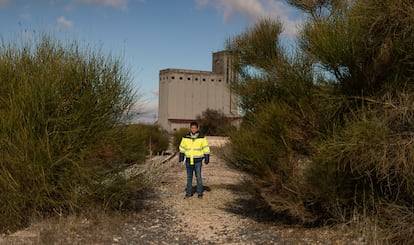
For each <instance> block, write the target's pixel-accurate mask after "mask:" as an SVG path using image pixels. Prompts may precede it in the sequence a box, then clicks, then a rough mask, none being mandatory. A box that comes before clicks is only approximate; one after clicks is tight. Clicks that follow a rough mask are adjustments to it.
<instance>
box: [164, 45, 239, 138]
mask: <svg viewBox="0 0 414 245" xmlns="http://www.w3.org/2000/svg"><path fill="white" fill-rule="evenodd" d="M233 80H234V73H233V71H232V69H231V55H230V53H229V52H228V51H220V52H216V53H213V62H212V71H211V72H210V71H199V70H185V69H164V70H161V71H160V73H159V103H158V124H159V125H160V126H161V127H162V128H163V129H164V130H166V131H168V132H170V133H171V132H174V131H175V130H177V129H179V128H188V127H189V122H191V121H193V120H195V119H196V118H197V116H199V115H201V113H202V112H203V111H205V110H207V109H212V110H217V111H221V112H223V113H224V114H225V115H226V116H227V117H229V118H230V119H232V120H235V121H237V120H238V119H240V116H239V113H238V111H239V110H238V106H237V98H236V96H234V95H233V94H232V93H231V91H230V89H229V85H230V82H231V81H233Z"/></svg>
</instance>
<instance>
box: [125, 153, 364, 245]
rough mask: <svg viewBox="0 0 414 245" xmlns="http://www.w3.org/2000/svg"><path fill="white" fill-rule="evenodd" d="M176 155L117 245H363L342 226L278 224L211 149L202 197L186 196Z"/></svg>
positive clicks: (239, 176)
mask: <svg viewBox="0 0 414 245" xmlns="http://www.w3.org/2000/svg"><path fill="white" fill-rule="evenodd" d="M176 160H177V159H175V158H172V159H171V161H169V162H167V163H165V164H166V167H167V169H168V170H167V172H166V174H165V175H164V179H163V180H162V184H161V186H160V187H159V189H158V190H157V191H158V193H157V196H158V198H156V199H154V200H147V201H149V202H150V203H151V204H150V206H152V207H153V209H155V212H154V210H152V211H151V210H148V212H144V213H145V215H144V216H145V217H147V219H144V222H143V223H144V224H145V223H147V224H148V225H147V226H146V228H144V229H141V230H139V229H137V226H140V227H141V226H142V223H139V221H138V222H137V223H131V224H129V225H127V226H126V227H125V233H124V234H123V238H122V239H121V240H120V241H122V240H123V241H124V242H120V244H364V243H363V242H362V241H361V240H359V239H356V238H352V237H351V235H350V234H347V233H346V232H344V231H343V230H336V229H332V228H320V229H305V228H300V227H292V226H287V225H283V223H282V221H280V220H278V217H277V216H276V215H275V214H273V213H272V212H271V211H269V210H268V209H266V207H265V206H264V204H263V203H261V202H260V201H259V200H255V199H254V198H253V196H252V195H251V194H249V193H248V192H247V191H246V188H244V187H243V184H244V183H245V181H246V180H247V176H245V175H243V174H242V173H240V172H237V171H235V170H232V169H230V168H229V167H227V166H226V164H225V163H224V162H223V161H222V160H221V159H219V158H217V157H216V156H215V155H214V154H212V156H211V162H210V164H208V165H203V168H202V176H203V184H204V189H205V191H204V197H203V199H199V198H197V196H196V195H194V196H193V197H191V198H187V199H185V198H184V195H185V192H184V188H185V184H186V172H185V167H184V166H183V165H180V164H178V163H177V161H176ZM193 181H194V183H193V187H194V188H195V180H193ZM150 209H151V208H150ZM154 213H155V215H154ZM151 214H152V215H153V217H151ZM140 215H142V214H140Z"/></svg>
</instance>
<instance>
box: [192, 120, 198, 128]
mask: <svg viewBox="0 0 414 245" xmlns="http://www.w3.org/2000/svg"><path fill="white" fill-rule="evenodd" d="M191 126H197V128H198V122H196V121H192V122H190V128H191Z"/></svg>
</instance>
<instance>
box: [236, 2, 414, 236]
mask: <svg viewBox="0 0 414 245" xmlns="http://www.w3.org/2000/svg"><path fill="white" fill-rule="evenodd" d="M289 2H290V3H291V4H293V5H295V6H296V7H298V8H300V9H302V10H303V11H305V12H306V13H308V14H309V15H308V16H309V18H308V19H307V21H306V23H305V24H304V25H303V29H302V30H301V31H300V36H299V38H298V41H299V42H298V44H299V45H298V46H297V51H296V50H295V51H291V50H290V51H289V52H287V51H286V50H283V48H282V47H281V45H280V42H279V39H278V38H279V35H280V33H281V24H280V22H278V21H273V20H264V21H261V22H259V23H258V24H257V25H255V26H254V27H253V28H252V29H249V30H247V31H246V32H245V33H242V34H241V35H238V36H236V37H235V38H233V39H231V40H229V45H228V46H229V49H230V51H231V53H232V54H233V57H234V63H235V64H234V67H233V68H234V71H236V72H237V78H238V81H237V82H235V83H233V85H232V89H233V91H234V93H236V94H237V95H239V98H240V105H241V107H242V109H243V110H244V112H245V116H244V118H243V123H242V125H241V128H240V130H239V131H237V132H234V133H232V134H231V135H230V138H231V153H232V155H231V156H230V157H228V161H229V162H230V163H231V164H232V165H233V166H236V167H238V168H239V169H242V170H245V171H247V172H249V173H250V174H251V175H252V176H253V177H254V180H255V181H253V182H252V183H253V185H255V187H257V192H258V193H259V194H260V195H261V197H263V199H264V200H266V201H267V202H268V204H269V206H271V207H272V208H273V209H274V210H275V211H279V212H283V213H288V214H289V215H290V216H291V217H294V218H296V219H297V221H299V222H301V223H306V224H313V225H316V224H326V223H328V222H344V223H348V222H350V221H352V219H353V218H354V217H355V216H357V217H361V216H364V217H367V219H368V220H375V222H376V224H378V225H380V227H379V228H380V229H381V230H383V231H385V233H386V234H387V235H386V236H387V237H384V239H387V241H390V242H391V243H393V244H394V243H402V244H406V243H411V242H412V239H413V235H412V234H414V233H413V232H412V228H411V226H410V223H412V220H413V217H414V215H413V214H414V213H413V209H412V204H413V202H414V182H413V179H414V170H413V168H412V160H413V159H414V155H413V154H414V145H413V142H414V141H413V134H412V131H413V130H414V125H413V121H414V116H413V115H414V107H413V105H414V102H413V99H412V98H413V95H414V88H413V79H412V78H413V69H411V67H412V65H413V63H414V59H413V58H414V56H413V45H412V44H413V42H412V38H411V37H412V36H413V34H414V28H413V26H414V25H413V20H414V19H413V16H414V8H413V7H414V5H413V2H412V1H406V0H404V1H400V0H358V1H313V3H312V4H307V3H304V1H300V0H292V1H289Z"/></svg>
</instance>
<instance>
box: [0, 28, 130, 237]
mask: <svg viewBox="0 0 414 245" xmlns="http://www.w3.org/2000/svg"><path fill="white" fill-rule="evenodd" d="M0 81H1V83H0V141H1V142H0V145H1V147H0V151H1V155H2V157H1V159H0V210H1V211H0V220H1V221H2V222H1V224H0V230H2V231H4V230H13V229H16V228H19V227H21V226H23V225H25V224H26V222H27V218H28V217H29V216H31V215H32V214H33V213H35V212H36V213H44V212H67V211H76V210H79V209H80V208H81V207H83V206H85V205H89V204H90V202H91V200H92V199H93V198H91V197H93V196H94V193H95V188H96V186H97V185H99V183H103V180H105V179H106V178H107V176H108V174H111V173H112V172H113V169H112V168H111V167H109V166H107V165H100V164H93V163H91V162H89V161H88V160H89V159H90V158H91V155H92V153H93V152H94V150H95V149H96V148H95V147H96V145H99V144H101V142H103V141H104V139H105V137H107V136H108V131H110V130H111V129H112V128H114V127H115V126H117V125H119V124H120V123H122V121H123V120H126V118H125V115H127V112H128V109H129V108H130V106H131V105H132V104H133V102H134V99H135V98H134V93H133V91H132V89H131V88H130V85H129V84H130V77H129V75H128V72H127V71H126V70H125V69H124V68H123V66H122V63H121V62H120V60H118V59H116V58H113V57H110V56H109V57H106V56H104V55H102V54H101V53H100V52H99V51H94V50H93V49H91V48H89V47H82V46H80V45H79V44H78V43H76V42H72V43H67V44H63V43H61V42H59V41H56V40H54V39H53V38H51V37H49V36H47V35H45V34H43V35H40V36H39V37H38V38H36V39H35V40H34V41H30V42H27V43H24V44H21V45H17V44H7V43H5V42H3V43H2V47H1V50H0Z"/></svg>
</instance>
